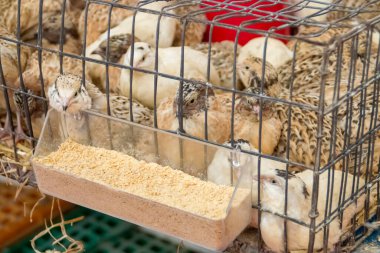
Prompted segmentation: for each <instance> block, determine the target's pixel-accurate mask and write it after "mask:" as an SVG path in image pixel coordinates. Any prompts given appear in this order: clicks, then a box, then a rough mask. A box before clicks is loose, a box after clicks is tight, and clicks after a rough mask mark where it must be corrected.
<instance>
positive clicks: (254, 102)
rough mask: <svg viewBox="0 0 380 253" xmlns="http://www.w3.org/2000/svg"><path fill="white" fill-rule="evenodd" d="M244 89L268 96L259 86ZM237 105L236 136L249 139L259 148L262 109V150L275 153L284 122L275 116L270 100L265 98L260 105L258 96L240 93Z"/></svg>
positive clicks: (265, 152) (266, 152) (253, 145)
mask: <svg viewBox="0 0 380 253" xmlns="http://www.w3.org/2000/svg"><path fill="white" fill-rule="evenodd" d="M244 91H245V92H248V93H252V94H255V95H258V96H266V94H265V93H261V92H260V89H259V88H254V87H250V88H248V89H246V90H244ZM235 105H236V109H235V120H234V138H235V139H245V140H248V141H249V143H250V144H251V145H252V147H254V148H255V149H259V142H260V111H262V129H261V152H262V153H264V154H269V155H271V154H273V152H274V150H275V148H276V146H277V144H278V141H279V138H280V134H281V129H282V124H281V122H280V121H279V120H278V119H277V118H276V117H274V116H273V113H274V112H273V110H272V108H271V107H270V105H268V102H266V101H265V100H263V103H262V105H261V106H260V101H259V98H258V97H249V96H247V95H238V96H237V97H236V104H235Z"/></svg>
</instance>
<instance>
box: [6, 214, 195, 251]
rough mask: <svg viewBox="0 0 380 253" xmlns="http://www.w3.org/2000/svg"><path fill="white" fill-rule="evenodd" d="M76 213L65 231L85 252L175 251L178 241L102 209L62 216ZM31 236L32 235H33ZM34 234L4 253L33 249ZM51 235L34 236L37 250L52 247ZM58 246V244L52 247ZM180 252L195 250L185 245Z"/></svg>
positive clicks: (56, 232) (68, 217)
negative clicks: (80, 244) (118, 217)
mask: <svg viewBox="0 0 380 253" xmlns="http://www.w3.org/2000/svg"><path fill="white" fill-rule="evenodd" d="M79 216H85V218H84V219H83V220H82V221H80V222H77V223H75V224H74V225H73V226H70V225H67V226H66V231H67V233H68V234H69V235H70V236H71V237H72V238H74V239H76V240H79V241H82V242H83V243H84V245H85V251H86V252H91V253H92V252H93V253H108V252H111V253H119V252H120V253H121V252H126V253H175V252H177V244H175V243H173V242H171V241H169V240H166V239H162V238H157V237H156V236H155V235H153V234H150V233H148V232H147V231H146V230H143V229H141V228H139V227H138V226H136V225H133V224H131V223H128V222H125V221H122V220H119V219H117V218H113V217H111V216H107V215H104V214H102V213H99V212H96V211H93V210H90V209H86V208H83V207H78V208H76V209H75V210H73V211H71V212H69V213H68V214H67V215H65V219H66V220H68V219H73V218H76V217H79ZM52 233H53V235H54V236H56V237H59V236H60V235H61V233H60V232H59V230H57V231H56V230H53V231H52ZM33 236H34V235H33ZM33 236H29V237H28V238H26V239H24V240H23V241H20V242H19V243H16V244H15V245H12V246H10V247H8V248H6V249H4V251H3V252H4V253H21V252H25V253H29V252H30V253H33V250H32V247H31V245H30V240H31V239H32V238H33ZM52 242H53V239H52V238H51V237H50V236H48V235H45V236H44V237H42V238H40V239H38V240H37V242H36V245H37V248H38V249H39V250H40V251H45V250H48V249H51V248H52V246H51V245H52ZM55 248H56V249H58V250H59V247H58V246H57V247H55ZM180 252H181V253H198V252H201V251H194V250H190V249H186V248H182V249H181V250H180Z"/></svg>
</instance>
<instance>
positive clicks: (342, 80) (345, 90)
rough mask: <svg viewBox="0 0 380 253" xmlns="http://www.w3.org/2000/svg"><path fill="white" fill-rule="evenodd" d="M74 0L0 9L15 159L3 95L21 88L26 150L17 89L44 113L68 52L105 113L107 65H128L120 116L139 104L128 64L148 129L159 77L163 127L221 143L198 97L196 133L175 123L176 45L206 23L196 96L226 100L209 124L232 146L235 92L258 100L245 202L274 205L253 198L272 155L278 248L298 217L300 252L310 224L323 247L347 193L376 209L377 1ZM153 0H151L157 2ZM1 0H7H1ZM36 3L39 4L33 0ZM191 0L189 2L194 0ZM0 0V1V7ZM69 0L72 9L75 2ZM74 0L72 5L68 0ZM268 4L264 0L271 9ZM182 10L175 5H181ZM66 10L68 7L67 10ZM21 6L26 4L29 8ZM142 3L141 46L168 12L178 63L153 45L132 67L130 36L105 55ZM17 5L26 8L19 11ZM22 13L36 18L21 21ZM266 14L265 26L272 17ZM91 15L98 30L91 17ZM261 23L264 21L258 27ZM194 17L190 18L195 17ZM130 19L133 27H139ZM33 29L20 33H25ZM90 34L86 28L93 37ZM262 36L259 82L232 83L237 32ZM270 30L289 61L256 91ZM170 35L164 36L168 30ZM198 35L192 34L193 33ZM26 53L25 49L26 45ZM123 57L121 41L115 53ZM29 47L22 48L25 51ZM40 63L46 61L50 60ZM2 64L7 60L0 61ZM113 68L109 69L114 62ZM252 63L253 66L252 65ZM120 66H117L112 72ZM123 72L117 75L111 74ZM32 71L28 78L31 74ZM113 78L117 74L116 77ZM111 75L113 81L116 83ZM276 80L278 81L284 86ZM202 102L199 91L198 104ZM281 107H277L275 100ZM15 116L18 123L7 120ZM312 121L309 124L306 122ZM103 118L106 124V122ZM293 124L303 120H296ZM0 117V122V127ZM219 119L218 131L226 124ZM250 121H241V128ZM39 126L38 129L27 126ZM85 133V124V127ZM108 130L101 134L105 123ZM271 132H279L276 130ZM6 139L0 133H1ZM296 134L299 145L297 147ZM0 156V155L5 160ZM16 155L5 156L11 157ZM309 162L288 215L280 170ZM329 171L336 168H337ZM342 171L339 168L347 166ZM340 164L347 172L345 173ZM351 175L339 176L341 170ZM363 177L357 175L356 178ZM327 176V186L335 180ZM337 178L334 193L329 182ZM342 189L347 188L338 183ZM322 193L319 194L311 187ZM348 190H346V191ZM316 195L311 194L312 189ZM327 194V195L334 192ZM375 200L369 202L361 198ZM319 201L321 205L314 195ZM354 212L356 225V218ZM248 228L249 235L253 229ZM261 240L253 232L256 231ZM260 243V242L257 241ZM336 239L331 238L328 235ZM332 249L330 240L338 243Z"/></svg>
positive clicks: (110, 86) (158, 39) (182, 79)
mask: <svg viewBox="0 0 380 253" xmlns="http://www.w3.org/2000/svg"><path fill="white" fill-rule="evenodd" d="M73 2H74V1H66V0H50V1H48V0H45V1H43V0H40V1H38V0H34V1H33V0H30V1H27V0H18V1H17V3H16V2H15V3H13V4H10V7H8V9H9V10H10V11H9V12H4V13H8V14H11V13H12V11H13V15H9V16H8V17H7V16H6V14H4V17H1V19H2V21H3V23H4V26H6V29H9V32H10V33H4V32H2V33H0V50H1V51H0V55H1V57H0V77H1V78H0V80H1V90H2V93H3V101H2V103H0V109H1V111H0V112H1V113H0V114H1V116H5V115H6V117H7V119H8V120H7V122H8V123H9V130H7V131H8V133H10V134H11V142H10V143H8V144H9V146H10V147H11V148H12V149H13V150H12V153H13V154H10V155H9V156H10V157H12V159H14V161H15V162H16V163H17V162H19V161H20V159H21V158H20V154H21V155H22V152H21V153H20V148H19V146H18V145H17V132H16V129H17V126H15V125H14V116H15V113H17V110H18V109H17V105H16V106H15V105H14V103H13V94H14V92H15V91H17V90H19V92H20V94H21V96H22V106H21V108H22V109H21V111H22V112H20V113H21V115H22V118H23V119H24V121H25V124H23V125H25V128H26V129H27V135H28V136H29V138H28V139H29V140H30V142H31V148H32V149H33V148H34V147H35V145H36V143H37V141H38V133H36V129H38V127H39V125H38V124H37V123H36V122H35V118H36V117H35V115H36V112H35V111H33V110H31V108H30V104H29V103H28V97H30V96H31V97H33V98H34V100H36V101H37V102H36V103H37V104H38V105H39V107H38V108H39V110H41V111H42V112H43V113H42V114H38V115H39V116H40V117H43V114H46V112H47V108H48V98H47V92H46V91H47V88H48V87H49V86H51V85H53V82H52V81H51V80H54V78H53V77H54V76H57V75H58V74H60V73H61V74H62V73H69V72H70V71H72V70H71V69H70V66H69V64H67V63H65V60H67V61H70V60H73V61H79V62H80V68H79V71H77V72H75V73H73V74H75V75H79V76H81V77H82V83H83V85H84V86H86V80H87V81H90V82H98V83H97V85H98V86H99V87H100V89H103V92H104V94H105V96H106V110H105V112H104V113H106V114H108V115H110V116H114V115H112V103H111V96H113V95H114V93H115V92H117V89H115V88H114V87H115V81H114V76H115V73H116V72H117V71H118V72H122V71H125V72H126V73H129V74H128V75H129V76H128V77H127V79H129V80H128V81H127V80H124V81H126V82H127V83H128V84H127V86H128V89H129V94H128V95H125V94H123V95H125V96H127V97H128V98H129V106H128V113H127V114H128V118H127V120H130V121H136V119H135V117H134V112H136V110H138V108H137V107H136V105H135V104H134V102H133V101H134V99H136V98H135V97H134V95H133V94H134V90H136V89H137V88H138V85H139V84H138V83H137V82H138V81H136V80H135V78H134V73H138V74H140V75H146V76H153V83H152V85H151V86H150V89H151V90H153V101H152V104H153V106H152V108H151V109H152V110H153V124H152V125H151V127H153V128H159V127H160V126H159V125H160V124H159V113H158V110H159V109H160V108H159V106H160V103H159V102H160V101H159V92H161V91H160V87H159V86H160V85H159V84H160V80H163V79H167V80H176V81H178V93H177V97H178V101H177V103H176V108H175V109H173V110H175V111H176V115H175V116H176V119H177V120H178V127H176V128H175V129H164V130H166V131H169V132H174V133H177V134H179V135H184V136H187V137H189V138H193V139H196V140H200V141H204V142H209V143H212V144H214V145H225V143H224V142H220V141H217V140H215V138H213V137H212V134H210V132H211V131H215V129H214V128H215V126H212V122H210V117H212V115H211V116H210V113H212V112H209V107H208V106H205V108H204V110H202V117H203V122H202V124H203V127H201V129H202V131H201V134H198V135H192V134H191V133H189V131H187V130H186V128H187V127H188V126H187V125H186V124H187V122H188V121H187V120H188V119H187V116H186V115H185V111H184V110H185V109H184V108H185V107H186V106H187V104H186V103H187V101H184V96H185V95H186V94H185V92H186V91H185V85H186V84H187V83H194V80H192V79H191V78H188V77H187V76H186V60H185V59H186V50H187V48H188V47H189V46H194V45H191V44H192V43H193V42H192V41H191V40H190V39H189V35H188V34H189V33H191V32H193V33H194V31H190V32H189V29H193V30H194V29H195V30H197V29H198V30H202V29H206V28H207V29H208V30H207V33H206V35H205V36H204V39H203V41H204V42H203V43H205V44H206V50H205V51H206V52H205V53H206V56H207V69H206V70H205V72H206V75H205V78H204V80H202V82H197V84H198V85H200V86H204V87H205V90H206V93H205V96H206V99H207V101H208V98H209V97H211V96H212V94H211V92H210V90H211V89H212V90H214V91H215V93H217V94H224V95H226V94H227V95H226V96H228V98H229V100H228V106H230V109H229V110H228V111H227V112H225V113H226V114H228V115H230V116H229V120H228V121H226V122H227V124H226V125H220V126H218V127H219V128H220V131H228V137H229V139H231V146H232V147H235V144H234V142H235V141H236V139H237V138H236V137H237V136H239V135H238V134H237V132H238V130H239V129H236V128H237V123H236V122H237V121H238V120H237V116H236V115H237V114H238V113H239V112H238V111H237V106H238V103H239V101H240V100H241V99H242V98H243V97H246V98H247V99H254V100H256V101H258V106H259V108H261V109H260V110H259V113H258V115H257V121H258V126H257V131H258V132H257V145H256V146H255V149H252V150H242V152H244V153H248V154H251V155H252V156H255V157H257V158H258V159H257V165H255V166H256V167H257V168H258V172H257V174H258V177H259V184H258V186H257V188H256V189H253V191H257V192H258V202H257V204H254V205H253V206H254V208H257V209H258V210H259V215H258V222H259V224H260V223H261V222H262V220H263V217H262V215H263V214H266V213H268V212H273V210H268V209H266V208H264V207H263V205H262V199H261V198H262V193H261V192H262V191H263V188H262V182H261V177H260V175H261V174H262V173H264V172H265V168H264V167H262V166H261V165H262V164H263V159H269V160H271V161H277V162H282V163H283V164H284V165H285V166H286V167H285V168H286V169H285V170H286V174H285V175H286V176H285V178H286V180H285V185H284V189H285V190H284V194H283V195H284V196H283V198H284V205H283V210H279V211H278V212H277V213H276V215H277V216H278V217H281V218H283V235H282V236H283V242H284V245H283V250H284V251H285V252H287V251H288V250H290V248H291V247H292V243H290V241H289V240H290V239H289V238H288V234H289V224H290V223H292V224H299V225H301V226H304V227H307V228H309V231H310V232H309V235H308V247H307V248H308V252H312V251H313V249H314V247H320V246H318V245H315V241H316V240H319V241H320V239H318V238H316V237H317V236H320V234H318V232H319V231H322V233H323V240H322V242H323V243H322V248H323V251H324V252H327V251H328V250H329V248H330V246H331V245H330V243H329V239H330V236H329V234H331V233H335V232H334V231H333V232H331V231H330V225H331V224H332V223H333V222H336V221H337V220H339V221H340V222H341V223H340V225H339V227H340V228H341V229H342V228H343V224H342V223H343V222H342V221H343V220H344V215H345V211H346V210H347V209H349V208H350V205H351V204H352V203H355V204H357V203H358V201H361V197H363V196H364V198H365V205H364V217H363V218H362V220H361V223H363V222H365V221H367V220H369V218H370V216H371V215H372V214H373V212H372V210H371V209H372V207H373V206H377V210H376V211H377V214H378V215H377V217H380V216H379V210H380V209H379V206H380V205H379V204H380V202H379V201H380V200H379V176H378V170H379V169H378V167H379V158H380V153H379V152H380V151H379V147H377V146H378V145H379V144H380V143H379V141H378V139H379V138H378V136H379V119H378V113H379V112H378V109H379V108H378V102H379V101H378V100H379V67H378V61H379V48H380V47H379V46H378V44H379V42H380V39H379V36H378V34H379V30H378V29H379V22H380V15H379V8H378V6H380V2H379V1H377V0H375V1H350V0H346V1H345V0H337V1H332V2H327V1H321V0H318V1H317V0H300V1H285V0H257V1H250V0H241V1H230V0H225V1H217V0H207V1H195V0H177V1H167V2H166V4H165V5H163V7H162V8H159V9H154V8H153V9H152V8H150V5H151V4H152V3H155V2H156V1H153V0H147V1H132V0H129V1H127V0H125V1H106V0H86V1H83V4H81V5H79V7H78V5H75V4H73ZM158 2H159V1H158ZM54 4H57V6H59V8H58V9H56V14H58V16H59V18H58V21H59V22H57V24H56V27H54V28H55V29H56V30H55V31H56V32H57V33H58V37H59V41H57V42H56V44H54V43H50V42H49V41H48V38H47V37H46V33H47V32H46V29H45V28H46V26H47V25H48V24H47V23H44V22H43V21H44V17H45V15H46V16H49V15H51V12H49V6H53V5H54ZM5 5H6V4H5ZM37 6H38V7H37ZM194 6H195V8H190V7H194ZM1 7H2V6H1V5H0V8H1ZM4 8H5V7H4ZM76 8H77V9H76ZM78 8H79V9H78ZM273 8H274V9H275V10H273ZM183 9H184V10H185V11H183ZM75 10H76V11H75ZM28 11H29V12H28ZM71 13H73V14H72V15H74V16H80V18H79V21H78V22H77V24H76V26H77V28H78V30H81V32H80V33H81V34H80V36H79V38H74V39H77V40H78V41H80V44H81V45H80V46H79V47H75V46H74V47H70V44H69V43H70V39H71V38H70V37H68V36H69V35H68V32H67V29H66V26H67V25H68V23H70V19H69V16H70V14H71ZM142 13H144V14H149V15H151V16H150V17H153V16H154V17H156V18H157V22H156V23H153V26H155V33H154V34H153V43H151V45H150V46H151V47H153V48H155V49H158V48H159V47H160V43H163V42H162V41H163V40H165V39H166V36H167V35H166V34H165V32H166V29H167V27H166V26H165V23H164V22H165V20H167V19H169V20H175V22H176V33H177V34H176V36H177V37H176V38H177V42H176V43H177V44H176V46H178V47H180V50H179V51H178V54H179V57H180V59H181V60H180V66H177V67H178V68H179V71H178V74H176V75H174V74H170V73H166V72H164V71H161V70H160V68H159V66H160V62H159V59H160V55H159V54H160V53H159V52H160V51H159V50H154V61H153V67H151V68H150V69H149V68H144V67H141V66H134V57H136V52H135V51H136V48H135V47H134V46H132V47H130V50H131V51H130V55H129V57H130V58H129V62H127V61H126V60H124V61H115V60H112V59H113V58H112V57H113V56H114V55H113V54H115V51H114V50H115V49H114V48H113V47H114V45H113V44H112V37H113V36H114V35H113V34H112V31H113V30H112V29H114V27H115V26H117V25H118V24H119V23H120V22H121V21H122V20H124V19H126V18H127V17H132V19H131V20H132V21H131V24H132V25H131V31H130V35H131V41H130V44H131V45H134V43H135V42H138V41H139V38H138V37H137V36H136V33H138V32H140V31H139V30H138V29H137V28H136V27H137V26H138V22H140V21H139V18H138V15H141V14H142ZM209 14H215V15H214V16H213V17H212V18H211V19H207V18H206V16H207V15H209ZM28 15H30V16H29V17H28ZM234 18H244V20H243V21H242V22H241V23H239V24H233V22H232V23H231V22H230V21H231V20H233V19H234ZM25 19H28V20H29V23H30V24H35V26H34V27H33V26H32V27H29V23H26V22H25ZM273 22H276V25H273ZM94 26H98V27H97V28H98V30H97V29H95V28H94ZM261 26H265V28H261ZM194 27H195V28H194ZM139 29H140V28H139ZM218 29H224V30H223V31H224V32H225V33H227V32H232V33H233V34H234V39H233V41H232V43H233V47H232V52H231V53H232V55H233V56H232V61H231V65H232V66H230V67H231V68H232V70H230V71H231V73H230V75H231V76H232V77H231V83H230V85H229V86H228V87H226V86H220V85H218V84H216V83H212V82H211V79H212V64H213V61H214V60H213V59H212V52H213V38H214V36H215V34H216V33H217V32H215V31H217V30H218ZM31 31H32V33H33V34H34V36H32V37H33V38H32V39H30V38H29V37H28V35H29V34H30V32H31ZM92 33H94V34H95V35H96V36H94V34H92ZM102 33H104V41H106V43H105V56H104V57H103V58H101V59H98V58H94V57H91V56H90V55H88V53H87V50H88V47H89V46H91V44H92V43H94V42H95V39H94V37H95V38H96V37H97V36H100V35H101V34H102ZM247 34H248V35H249V36H252V37H264V38H265V43H264V46H263V51H262V55H260V58H261V66H260V68H259V70H257V71H256V73H255V75H256V76H257V79H258V81H257V82H256V86H257V87H256V88H258V89H259V92H256V93H252V92H250V91H247V90H243V89H241V85H242V81H241V80H240V79H241V76H240V74H239V71H240V68H241V66H239V63H238V51H239V47H240V46H239V43H241V41H242V38H243V37H244V36H247ZM271 39H279V40H281V41H283V42H288V48H289V49H290V50H291V51H292V57H291V60H290V61H288V62H287V63H286V64H285V65H282V66H280V67H278V68H277V71H278V80H277V82H278V83H281V85H282V86H283V87H282V89H283V90H280V91H281V92H280V91H278V93H281V95H278V94H276V92H275V93H272V94H269V95H268V94H267V93H265V92H266V91H267V90H268V87H267V84H266V82H267V81H266V79H265V77H266V74H267V72H269V71H270V70H269V69H268V65H269V63H268V55H269V54H270V53H272V52H271V51H270V50H271V49H270V48H269V42H268V41H269V40H271ZM174 41H175V40H174ZM199 43H200V40H199V41H198V42H197V43H195V44H199ZM5 45H11V47H12V46H13V47H15V49H16V50H15V53H16V56H14V57H13V58H12V59H13V60H15V61H16V62H15V63H14V64H15V66H16V68H15V69H14V71H17V78H16V79H13V80H11V79H10V78H9V77H8V72H9V68H8V66H7V64H9V62H8V60H7V59H6V57H8V56H6V54H5V53H4V50H6V46H5ZM28 50H29V51H34V53H37V59H36V60H35V61H34V62H31V63H29V60H28V63H27V64H26V63H25V61H26V60H27V59H25V57H26V56H25V55H24V54H23V52H24V51H28ZM34 53H33V54H34ZM49 54H52V55H57V56H58V58H56V60H57V63H55V67H52V69H47V68H48V67H46V65H47V64H48V63H47V55H49ZM122 54H123V55H124V57H127V56H128V55H127V54H128V52H127V51H126V49H125V50H124V51H123V52H122ZM31 55H32V54H31V52H29V58H30V57H31ZM49 64H50V63H49ZM89 66H98V68H99V70H101V71H104V72H101V73H104V76H103V77H102V78H104V83H101V82H100V83H99V81H97V80H92V79H91V76H90V75H89V73H88V72H87V71H88V69H89ZM32 67H33V69H34V71H35V73H34V74H35V75H36V78H34V79H32V78H31V77H30V76H27V75H26V74H25V72H26V71H27V69H28V68H32ZM7 68H8V69H7ZM115 71H116V72H115ZM251 74H252V73H251ZM119 75H120V74H119ZM119 78H120V79H121V78H122V77H121V76H120V77H119ZM31 82H34V83H33V84H32V85H31ZM116 83H117V82H116ZM117 85H119V84H118V83H117V84H116V86H117ZM28 89H35V90H36V91H35V93H32V94H31V93H28ZM284 89H286V90H285V91H284ZM207 103H208V102H206V104H207ZM268 103H269V104H270V106H271V107H273V108H277V110H279V111H281V112H282V113H283V114H282V115H283V118H282V122H281V125H282V126H283V129H282V130H281V131H282V132H281V134H280V135H281V137H279V138H280V141H279V144H278V146H277V147H276V150H275V152H266V150H265V145H267V139H266V138H267V136H265V134H266V131H267V125H266V123H265V120H266V119H264V118H265V115H263V114H264V113H265V111H264V109H263V108H264V106H265V105H266V104H268ZM278 108H280V109H278ZM18 123H20V122H18ZM310 125H312V126H310ZM109 127H110V126H109ZM302 127H304V128H305V129H303V128H302ZM6 128H7V123H6V122H4V126H3V131H5V129H6ZM226 129H227V130H226ZM251 131H252V130H251ZM37 132H38V131H37ZM2 133H3V132H2ZM94 134H96V133H93V134H92V135H94ZM110 134H111V133H110ZM281 138H282V139H281ZM2 142H3V143H5V141H2ZM153 145H154V147H155V150H156V153H159V144H158V139H157V136H156V137H155V141H154V144H153ZM302 145H304V146H302ZM180 150H181V151H180V152H179V153H180V156H181V157H180V160H181V161H182V162H183V160H184V159H185V157H186V155H189V154H186V151H185V150H184V149H183V145H182V144H180ZM207 154H208V152H207V150H205V151H204V157H203V160H204V163H205V166H206V167H207V161H209V160H210V159H208V158H207ZM9 164H10V162H9V161H8V162H7V163H6V165H9ZM13 164H15V163H13ZM304 170H310V171H312V180H311V182H310V187H311V192H310V193H309V194H310V210H309V218H310V219H309V220H307V221H305V220H302V219H297V218H295V217H294V216H292V215H290V214H289V212H290V213H291V212H292V210H290V206H289V205H290V203H292V199H291V197H290V196H289V194H288V193H289V191H292V188H291V187H290V186H289V180H288V179H289V175H292V173H293V171H304ZM337 171H342V172H343V174H339V175H340V176H339V175H338V176H337V175H336V173H337ZM349 173H350V176H349ZM324 175H327V176H326V179H323V180H327V183H325V184H324V185H323V187H326V189H322V191H321V189H320V187H322V186H321V185H320V180H321V178H322V177H323V176H324ZM351 175H352V177H353V179H352V180H351ZM348 178H350V179H348ZM362 179H363V180H364V183H362V181H361V180H362ZM334 185H335V186H334ZM336 185H338V188H337V189H339V190H338V193H337V191H336V190H335V187H336ZM347 189H351V190H350V191H348V190H347ZM374 191H376V192H375V193H376V194H375V195H376V198H375V200H374V199H373V198H372V194H373V192H374ZM321 192H322V193H323V196H320V193H321ZM347 195H348V196H347ZM323 198H324V201H322V202H321V199H323ZM336 198H338V201H337V203H335V202H336ZM372 202H374V203H372ZM321 205H324V206H321ZM358 219H359V218H358V217H355V216H354V218H353V220H354V222H353V223H352V227H351V233H353V231H355V228H356V225H359V224H360V222H355V220H356V221H357V220H358ZM356 223H357V224H356ZM261 229H262V228H261V227H259V235H260V234H262V231H261ZM345 239H346V238H345V237H344V236H343V235H342V236H341V237H340V239H339V241H340V242H341V244H343V241H344V240H345ZM260 241H261V240H260ZM259 247H261V244H259ZM336 247H338V246H336ZM338 248H339V247H338Z"/></svg>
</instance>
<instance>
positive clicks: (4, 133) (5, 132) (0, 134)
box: [0, 128, 12, 141]
mask: <svg viewBox="0 0 380 253" xmlns="http://www.w3.org/2000/svg"><path fill="white" fill-rule="evenodd" d="M11 138H12V131H10V130H9V129H7V128H3V129H0V140H1V141H6V140H9V139H11Z"/></svg>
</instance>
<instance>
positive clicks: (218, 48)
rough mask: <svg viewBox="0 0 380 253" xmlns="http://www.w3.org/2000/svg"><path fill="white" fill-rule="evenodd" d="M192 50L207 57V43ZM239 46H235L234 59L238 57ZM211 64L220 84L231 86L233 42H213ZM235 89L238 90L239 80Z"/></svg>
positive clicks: (195, 46)
mask: <svg viewBox="0 0 380 253" xmlns="http://www.w3.org/2000/svg"><path fill="white" fill-rule="evenodd" d="M192 48H194V49H195V50H198V51H200V52H202V53H204V54H206V55H208V49H209V43H208V42H203V43H200V44H196V45H193V46H192ZM240 48H241V46H239V45H238V46H237V50H236V57H237V56H238V55H239V52H240ZM210 57H211V62H212V64H213V65H214V66H215V69H216V71H217V72H218V75H219V79H220V84H221V85H222V86H224V87H232V86H233V66H234V57H235V56H234V42H232V41H222V42H213V43H212V44H211V50H210ZM236 79H237V88H240V83H239V79H238V78H236Z"/></svg>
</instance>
